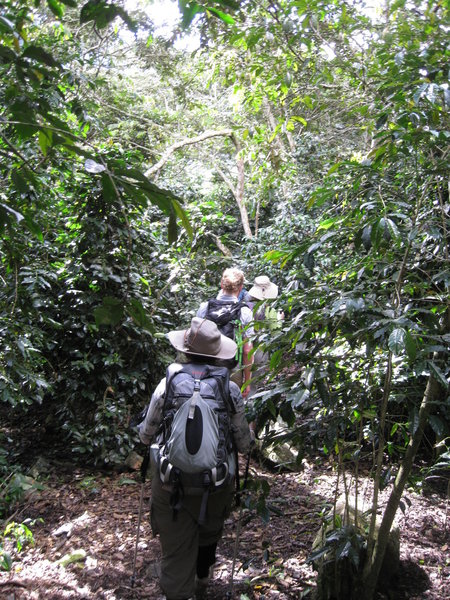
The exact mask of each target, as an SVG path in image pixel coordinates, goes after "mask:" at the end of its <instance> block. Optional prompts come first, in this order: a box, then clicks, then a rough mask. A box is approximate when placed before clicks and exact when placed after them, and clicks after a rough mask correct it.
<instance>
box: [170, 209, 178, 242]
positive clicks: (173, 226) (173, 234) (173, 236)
mask: <svg viewBox="0 0 450 600" xmlns="http://www.w3.org/2000/svg"><path fill="white" fill-rule="evenodd" d="M167 233H168V241H169V244H173V243H175V242H176V241H177V238H178V225H177V217H176V215H175V213H174V212H172V213H170V215H169V226H168V228H167Z"/></svg>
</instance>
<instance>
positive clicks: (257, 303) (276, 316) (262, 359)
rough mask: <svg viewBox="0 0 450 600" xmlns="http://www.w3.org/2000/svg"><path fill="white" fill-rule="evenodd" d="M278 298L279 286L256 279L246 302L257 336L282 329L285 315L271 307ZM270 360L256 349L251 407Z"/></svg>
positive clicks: (263, 276) (252, 426)
mask: <svg viewBox="0 0 450 600" xmlns="http://www.w3.org/2000/svg"><path fill="white" fill-rule="evenodd" d="M277 297H278V286H277V285H276V284H275V283H273V281H271V280H270V278H269V277H268V276H267V275H259V276H258V277H255V279H254V280H253V285H252V287H251V288H250V290H249V292H248V295H247V298H246V300H247V301H248V303H249V306H251V307H252V309H253V319H254V323H253V325H254V331H255V334H256V336H258V333H265V334H266V333H269V334H270V335H271V336H272V335H273V333H274V332H275V331H276V330H277V329H279V328H280V327H281V322H282V319H283V317H284V315H283V313H282V312H277V311H276V310H275V309H274V308H272V306H270V304H271V301H272V300H275V298H277ZM266 340H267V336H266ZM257 343H258V342H257V337H256V338H255V339H254V340H253V345H254V346H255V345H257ZM269 360H270V355H269V353H268V352H267V351H266V350H265V349H264V348H263V347H262V346H259V347H257V348H256V349H255V351H254V355H253V368H252V377H251V385H250V392H249V394H248V397H247V400H248V401H249V404H250V405H251V397H252V396H253V395H254V394H255V393H256V392H257V391H259V390H260V389H261V388H262V386H263V385H264V377H265V375H266V374H267V370H268V364H269ZM250 427H251V428H252V429H255V422H252V423H250Z"/></svg>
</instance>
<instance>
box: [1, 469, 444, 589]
mask: <svg viewBox="0 0 450 600" xmlns="http://www.w3.org/2000/svg"><path fill="white" fill-rule="evenodd" d="M49 472H51V475H49V476H48V480H47V481H46V484H45V485H46V487H45V489H44V491H42V492H41V493H39V494H37V495H35V496H33V497H31V498H29V499H28V501H27V503H26V504H24V505H23V506H22V507H21V511H20V512H19V513H18V514H17V515H16V517H15V519H16V521H20V520H23V519H24V518H25V517H28V518H31V519H42V522H37V523H36V524H35V525H34V527H33V528H32V529H33V532H34V538H35V542H36V543H35V546H34V547H33V548H28V549H27V550H26V551H24V552H22V553H21V555H20V560H18V561H17V562H15V563H14V565H13V570H12V571H11V572H10V573H5V572H3V573H1V574H0V597H1V598H4V599H5V600H29V599H45V600H60V599H61V600H62V599H65V598H74V599H75V598H76V599H81V598H86V599H92V598H95V599H99V600H100V599H105V600H131V599H134V600H138V599H144V598H145V599H147V600H148V599H151V600H159V599H160V598H161V597H162V596H161V593H160V590H159V587H158V580H157V578H156V577H155V569H154V565H155V564H156V563H157V561H158V559H159V543H158V540H157V539H154V538H152V536H151V531H150V527H149V523H148V501H149V484H146V486H145V493H144V503H145V504H144V509H145V511H144V517H143V519H142V526H141V534H140V543H139V548H138V554H137V561H136V581H135V585H134V587H133V588H132V586H131V575H132V572H133V556H134V549H135V542H136V527H137V516H138V508H139V499H140V488H141V484H140V479H139V474H138V473H126V474H124V473H121V474H119V473H113V474H111V473H110V474H106V473H104V472H103V473H102V472H91V471H87V470H86V471H84V470H81V469H75V470H73V471H72V470H71V469H69V468H68V467H67V466H64V465H58V463H54V464H51V468H50V469H49ZM251 473H252V475H253V476H255V475H257V476H258V477H261V478H266V479H267V480H268V481H269V482H270V485H271V486H272V488H271V494H270V497H269V502H270V503H272V505H273V506H274V507H275V509H276V513H277V514H272V516H271V518H270V520H269V522H268V523H266V524H265V523H263V521H262V520H261V519H260V518H254V519H252V520H251V521H250V522H248V523H243V526H242V527H241V534H240V543H239V548H238V556H237V561H236V572H235V575H234V598H248V599H250V600H256V599H259V600H263V599H264V600H268V599H270V600H272V599H277V600H288V599H294V598H295V599H296V600H298V599H299V598H302V597H308V596H307V595H306V592H307V590H308V589H312V588H313V587H314V582H315V572H314V571H313V570H312V568H311V567H310V566H309V565H307V564H305V560H306V558H307V556H308V554H309V552H310V550H311V545H312V541H313V539H314V537H315V535H316V533H317V531H318V529H319V527H320V513H321V512H322V510H323V507H324V504H325V503H326V502H327V501H330V500H331V499H332V497H333V494H334V485H335V479H334V477H333V476H332V473H331V471H330V470H327V469H326V468H325V467H324V468H323V469H320V468H317V467H313V466H312V465H308V464H307V463H305V464H304V469H303V470H302V471H301V472H299V473H295V474H293V473H284V474H274V473H271V472H269V471H267V470H265V469H263V468H262V467H261V466H260V465H259V464H258V463H257V462H256V461H252V462H251ZM407 497H408V504H409V503H410V506H409V507H408V508H407V511H406V514H405V515H402V514H401V515H400V519H399V526H400V528H401V559H402V564H401V570H400V573H399V576H398V579H397V581H396V583H395V589H393V590H392V591H391V593H390V594H389V600H406V599H409V600H444V599H446V598H450V565H449V551H448V550H449V547H450V541H449V535H448V527H449V524H448V523H447V513H446V508H447V507H446V498H445V495H444V494H441V495H438V494H436V493H435V494H430V495H428V496H420V495H417V494H415V493H413V492H408V493H407ZM241 516H244V517H245V516H248V515H247V514H246V512H245V511H243V512H240V510H239V509H236V510H235V511H234V512H233V513H232V515H231V517H230V519H229V520H228V522H227V524H226V527H225V535H224V538H223V540H222V543H221V544H220V547H219V556H218V563H217V569H216V574H215V580H214V583H213V584H212V585H211V588H210V591H209V594H208V598H210V599H211V600H223V599H224V598H225V597H226V593H227V592H228V591H229V589H230V574H231V566H232V562H233V553H234V548H235V543H234V541H235V535H236V531H237V522H238V519H239V517H241ZM75 550H82V551H84V552H85V558H84V560H82V561H79V562H73V563H71V564H69V565H68V566H66V567H64V566H62V565H61V564H60V562H58V561H60V560H61V559H62V558H64V557H65V556H67V555H71V553H72V552H73V551H75ZM302 593H303V594H305V595H303V596H302ZM241 595H243V596H241ZM381 598H386V599H387V598H388V596H381V595H380V599H381Z"/></svg>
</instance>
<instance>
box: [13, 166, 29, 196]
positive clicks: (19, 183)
mask: <svg viewBox="0 0 450 600" xmlns="http://www.w3.org/2000/svg"><path fill="white" fill-rule="evenodd" d="M11 181H12V182H13V183H14V185H15V187H16V188H17V190H18V191H19V192H20V193H21V194H26V193H27V192H28V191H29V190H30V184H29V182H28V181H27V179H25V177H23V175H22V172H21V171H19V170H18V169H14V171H12V172H11Z"/></svg>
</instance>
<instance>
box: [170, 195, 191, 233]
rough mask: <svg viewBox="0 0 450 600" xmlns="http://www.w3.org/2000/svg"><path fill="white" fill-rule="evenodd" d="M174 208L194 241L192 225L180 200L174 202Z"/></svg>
mask: <svg viewBox="0 0 450 600" xmlns="http://www.w3.org/2000/svg"><path fill="white" fill-rule="evenodd" d="M172 206H173V208H174V210H175V212H176V213H177V216H178V218H179V219H180V220H181V222H182V224H183V227H184V228H185V230H186V232H187V234H188V235H189V237H190V238H191V239H192V238H193V237H194V232H193V231H192V227H191V223H190V221H189V219H188V217H187V215H186V212H185V211H184V210H183V208H182V206H181V205H180V203H179V202H178V200H175V199H173V200H172Z"/></svg>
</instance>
